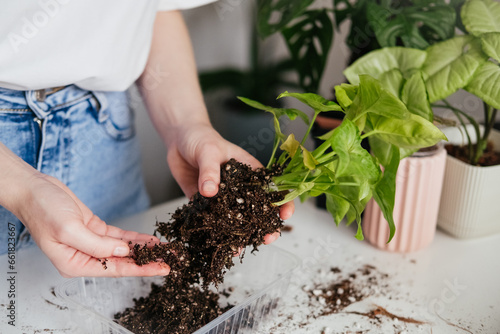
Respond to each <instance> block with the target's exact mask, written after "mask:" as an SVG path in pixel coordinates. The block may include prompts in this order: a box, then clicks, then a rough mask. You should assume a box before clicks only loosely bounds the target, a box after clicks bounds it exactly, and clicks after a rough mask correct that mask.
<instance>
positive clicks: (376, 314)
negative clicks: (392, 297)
mask: <svg viewBox="0 0 500 334" xmlns="http://www.w3.org/2000/svg"><path fill="white" fill-rule="evenodd" d="M375 306H376V308H375V309H373V310H371V311H370V312H365V313H363V312H355V311H350V312H346V313H349V314H358V315H363V316H365V317H368V318H370V319H373V320H377V321H378V322H381V321H382V319H381V318H382V317H387V318H389V319H392V320H395V319H397V320H398V321H401V322H404V323H407V324H417V325H422V324H426V322H425V321H420V320H415V319H412V318H406V317H400V316H397V315H395V314H393V313H391V312H389V311H387V310H386V309H385V308H383V307H382V306H378V305H375Z"/></svg>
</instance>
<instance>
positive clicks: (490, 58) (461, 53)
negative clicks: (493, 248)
mask: <svg viewBox="0 0 500 334" xmlns="http://www.w3.org/2000/svg"><path fill="white" fill-rule="evenodd" d="M460 13H461V19H462V22H463V26H464V34H461V35H458V36H455V37H453V38H450V39H448V40H445V41H442V42H439V43H436V44H434V45H432V46H430V47H428V48H427V49H426V50H425V51H421V50H417V49H413V48H385V49H381V50H377V51H374V52H371V53H369V54H368V55H366V56H364V57H362V58H361V59H359V60H358V61H356V62H355V63H354V64H353V65H352V66H351V67H350V68H348V69H347V70H346V72H345V74H346V76H347V77H348V78H349V79H350V80H352V81H353V82H355V81H356V77H357V74H361V73H363V74H370V75H372V76H374V77H375V78H378V79H380V80H381V81H382V82H383V83H384V85H385V87H388V86H389V87H393V89H396V90H398V89H400V87H402V86H401V82H402V81H401V80H404V79H405V78H409V77H411V76H413V75H415V73H417V72H421V73H422V79H423V82H424V85H425V90H426V91H427V96H428V101H429V102H430V103H432V106H433V107H434V108H447V109H449V110H450V111H451V112H453V113H454V114H455V115H456V118H457V119H458V122H459V123H461V124H462V131H464V137H466V138H467V140H468V142H467V145H466V147H465V148H464V149H463V150H464V151H465V152H467V155H468V161H467V162H468V163H464V162H461V161H459V160H457V159H455V158H453V157H451V156H450V155H448V157H447V167H446V171H445V179H444V184H443V194H442V199H441V204H440V210H439V218H438V222H439V223H438V225H439V226H440V227H441V228H443V229H444V230H445V231H447V232H449V233H450V234H452V235H454V236H456V237H462V238H466V237H475V236H481V235H488V234H491V233H494V232H499V231H500V224H498V217H499V215H500V208H498V205H496V198H497V197H498V195H499V194H500V190H499V189H500V174H495V173H500V166H494V167H479V166H476V165H477V163H478V162H479V161H480V160H481V157H484V152H485V150H486V149H487V148H488V145H487V143H488V141H489V140H494V141H495V142H496V141H497V140H498V139H500V138H498V135H497V133H495V132H494V131H493V130H492V127H493V124H494V122H495V116H496V110H497V109H498V108H500V89H499V87H500V67H499V65H498V61H499V59H500V56H499V55H500V24H499V22H500V21H499V20H498V18H500V4H499V3H498V2H495V1H492V0H467V1H466V2H465V4H464V5H463V7H462V9H461V12H460ZM459 89H463V90H465V91H467V92H469V93H471V94H474V95H475V96H477V97H479V98H480V99H481V100H482V102H483V104H484V114H485V117H484V118H485V120H484V130H481V127H480V126H479V124H478V122H477V121H476V120H475V119H474V118H473V117H472V116H470V115H468V114H467V113H466V112H464V111H462V110H460V109H458V108H455V107H453V106H452V105H451V104H450V103H449V102H448V101H447V100H446V99H447V98H448V97H449V96H450V95H452V94H453V93H455V92H456V91H457V90H459ZM439 101H441V102H439ZM417 102H418V101H417ZM466 123H470V124H471V125H472V128H473V132H474V133H470V130H469V127H466V126H465V125H466ZM445 133H446V131H445ZM474 139H476V142H474ZM498 145H500V141H498V144H497V146H498ZM473 181H479V182H478V183H476V184H473V183H474V182H473ZM462 182H463V183H462ZM488 185H491V186H493V188H492V189H491V190H488V189H487V188H486V186H488Z"/></svg>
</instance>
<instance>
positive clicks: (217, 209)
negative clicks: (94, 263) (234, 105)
mask: <svg viewBox="0 0 500 334" xmlns="http://www.w3.org/2000/svg"><path fill="white" fill-rule="evenodd" d="M280 172H281V170H279V169H277V168H275V169H273V170H271V171H270V170H266V169H259V170H256V171H253V170H252V169H251V168H250V167H249V166H247V165H243V164H241V163H239V162H237V161H235V160H234V159H231V160H230V161H228V162H227V163H226V164H224V165H223V166H222V167H221V183H220V188H219V193H218V194H217V195H216V196H214V197H212V198H205V197H203V196H201V195H200V194H199V193H198V194H196V195H195V196H194V197H193V199H192V200H191V201H190V202H189V203H188V204H186V205H184V206H182V207H181V208H179V209H177V210H176V211H175V212H174V214H173V215H172V218H171V220H170V221H169V222H167V223H164V222H157V229H156V232H155V235H157V236H159V237H163V238H164V239H166V241H167V243H162V244H159V245H155V246H153V247H148V246H147V245H134V246H133V252H132V253H133V255H132V258H133V259H134V260H135V261H136V263H137V264H139V265H144V264H147V263H149V262H154V261H164V262H165V263H167V264H168V265H169V266H170V267H171V272H170V275H168V276H166V277H165V282H164V285H163V286H158V285H153V286H152V291H151V293H150V294H149V296H147V297H145V298H139V299H137V300H134V302H135V306H134V307H133V308H128V309H126V310H125V311H124V312H121V313H118V314H116V315H115V319H116V321H117V322H118V323H120V324H122V325H123V326H125V327H127V328H128V329H130V330H132V331H133V332H134V333H153V332H154V333H192V332H193V331H195V330H197V329H198V328H200V327H202V326H203V325H205V324H206V323H208V322H209V321H211V320H213V319H214V318H216V317H218V316H219V315H221V314H222V313H223V312H225V311H226V308H221V307H220V306H219V295H218V294H216V293H214V292H212V291H210V290H208V287H209V285H211V284H214V285H215V286H217V285H218V284H219V283H222V282H223V279H224V274H225V272H226V271H227V270H228V269H230V268H231V267H232V266H233V257H234V255H236V254H238V252H239V250H240V249H244V248H245V247H246V246H249V245H252V246H253V250H252V252H254V251H256V250H257V247H258V246H260V245H261V244H262V243H263V242H264V236H265V235H267V234H270V233H274V232H276V231H278V230H279V229H281V228H282V227H283V221H282V220H281V219H280V218H279V208H278V207H276V206H274V205H272V203H274V202H277V201H280V200H281V199H282V198H283V194H282V193H278V192H268V186H269V183H270V182H271V177H272V176H274V175H277V174H279V173H280ZM243 257H244V251H243V252H241V254H240V261H241V260H242V259H243ZM223 293H225V294H228V291H225V292H223ZM228 307H230V306H228Z"/></svg>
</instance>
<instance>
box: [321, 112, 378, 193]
mask: <svg viewBox="0 0 500 334" xmlns="http://www.w3.org/2000/svg"><path fill="white" fill-rule="evenodd" d="M328 142H329V143H330V144H331V147H332V150H333V151H334V152H336V153H337V155H338V156H339V159H338V164H337V170H336V176H337V177H342V176H359V177H361V178H362V179H361V180H360V181H361V182H363V181H364V180H366V181H368V182H369V183H370V184H375V183H376V182H377V181H378V178H379V175H380V169H379V167H378V166H377V164H376V163H375V161H374V160H373V158H372V156H371V155H370V153H368V151H367V150H365V149H364V148H363V147H362V146H361V137H360V135H359V131H358V128H357V127H356V126H355V125H354V123H352V122H351V121H350V120H349V119H344V121H343V122H342V124H341V125H340V126H339V127H337V128H336V129H334V130H333V134H332V136H331V137H330V138H329V139H328ZM358 195H359V194H358Z"/></svg>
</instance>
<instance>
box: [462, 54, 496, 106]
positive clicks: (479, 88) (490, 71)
mask: <svg viewBox="0 0 500 334" xmlns="http://www.w3.org/2000/svg"><path fill="white" fill-rule="evenodd" d="M465 89H466V90H467V91H468V92H470V93H472V94H474V95H476V96H477V97H479V98H480V99H481V100H483V101H484V102H486V103H487V104H489V105H490V106H492V107H493V108H495V109H500V67H499V65H497V64H495V63H493V62H491V61H488V62H486V63H484V64H483V65H482V66H481V67H480V68H479V69H478V70H477V71H476V73H474V76H473V77H472V79H471V80H470V81H469V84H468V85H467V86H466V87H465Z"/></svg>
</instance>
